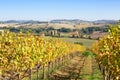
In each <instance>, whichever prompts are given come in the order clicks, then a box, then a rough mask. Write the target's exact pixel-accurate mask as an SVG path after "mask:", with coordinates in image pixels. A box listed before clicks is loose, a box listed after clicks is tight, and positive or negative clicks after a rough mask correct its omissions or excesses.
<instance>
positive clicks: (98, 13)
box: [0, 0, 120, 21]
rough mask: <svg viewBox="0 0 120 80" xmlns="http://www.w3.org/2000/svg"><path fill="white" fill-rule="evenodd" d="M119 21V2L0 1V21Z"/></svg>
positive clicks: (82, 0)
mask: <svg viewBox="0 0 120 80" xmlns="http://www.w3.org/2000/svg"><path fill="white" fill-rule="evenodd" d="M52 19H83V20H98V19H115V20H118V19H120V0H0V20H40V21H46V20H52Z"/></svg>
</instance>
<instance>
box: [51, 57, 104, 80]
mask: <svg viewBox="0 0 120 80" xmlns="http://www.w3.org/2000/svg"><path fill="white" fill-rule="evenodd" d="M95 64H96V63H95V62H93V59H92V57H91V56H89V57H83V56H81V55H79V56H76V57H74V58H73V59H71V60H70V61H69V63H68V64H67V65H65V66H62V67H61V68H59V69H58V70H56V71H55V72H53V73H52V74H51V76H50V77H51V78H50V80H102V79H101V74H99V75H98V73H96V72H95V71H96V70H98V68H97V65H95ZM93 69H94V70H93ZM98 72H99V73H100V71H99V70H98ZM94 73H95V74H94ZM96 74H97V76H96ZM94 75H95V76H94Z"/></svg>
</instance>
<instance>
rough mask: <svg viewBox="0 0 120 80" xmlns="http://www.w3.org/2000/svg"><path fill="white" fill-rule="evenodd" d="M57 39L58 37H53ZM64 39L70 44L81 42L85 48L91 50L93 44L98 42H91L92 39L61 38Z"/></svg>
mask: <svg viewBox="0 0 120 80" xmlns="http://www.w3.org/2000/svg"><path fill="white" fill-rule="evenodd" d="M46 38H51V37H46ZM53 38H56V37H53ZM59 39H62V40H63V41H67V42H70V43H74V42H79V43H82V44H83V46H85V47H87V48H90V47H91V46H92V44H93V43H94V42H95V41H97V40H91V39H82V38H67V37H63V38H59Z"/></svg>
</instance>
